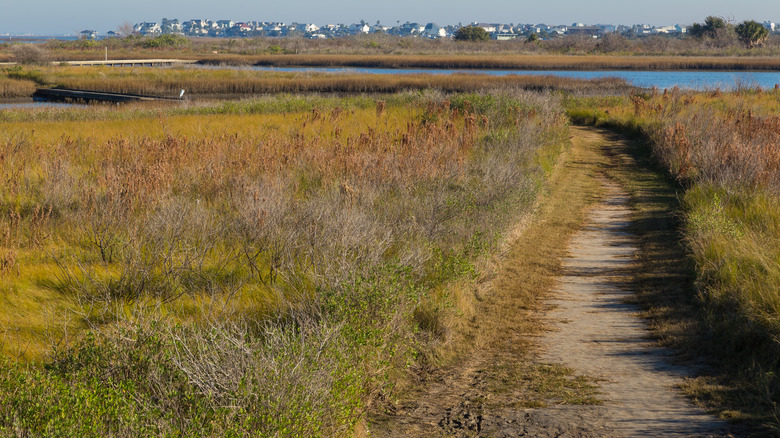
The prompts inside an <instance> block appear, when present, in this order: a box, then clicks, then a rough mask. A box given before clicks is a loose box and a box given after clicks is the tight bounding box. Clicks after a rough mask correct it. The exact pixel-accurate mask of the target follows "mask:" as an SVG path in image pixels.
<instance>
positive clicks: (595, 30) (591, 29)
mask: <svg viewBox="0 0 780 438" xmlns="http://www.w3.org/2000/svg"><path fill="white" fill-rule="evenodd" d="M601 33H603V31H602V29H601V28H600V27H598V26H575V27H570V28H569V29H567V30H566V35H587V36H598V35H601Z"/></svg>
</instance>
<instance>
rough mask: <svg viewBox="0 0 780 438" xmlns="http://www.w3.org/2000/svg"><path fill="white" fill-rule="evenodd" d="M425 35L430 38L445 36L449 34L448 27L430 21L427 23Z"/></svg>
mask: <svg viewBox="0 0 780 438" xmlns="http://www.w3.org/2000/svg"><path fill="white" fill-rule="evenodd" d="M423 35H424V36H426V37H428V38H444V37H446V36H447V29H445V28H443V27H441V26H439V25H438V24H436V23H428V24H426V25H425V29H424V30H423Z"/></svg>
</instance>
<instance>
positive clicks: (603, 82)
mask: <svg viewBox="0 0 780 438" xmlns="http://www.w3.org/2000/svg"><path fill="white" fill-rule="evenodd" d="M0 71H1V72H2V73H3V74H4V76H5V77H6V78H8V79H13V81H10V80H9V81H4V82H0V84H7V85H6V86H3V89H7V90H8V91H7V92H6V93H7V94H8V95H13V96H21V95H24V94H25V93H29V94H27V96H29V95H31V94H32V91H34V86H35V85H38V86H45V87H61V88H74V89H85V90H94V91H107V92H118V93H131V94H144V95H154V96H170V97H173V96H176V97H178V96H179V93H180V90H182V89H184V90H186V95H187V96H188V97H193V96H194V97H213V98H222V99H224V98H227V97H242V96H244V97H245V96H250V95H263V94H268V93H312V92H321V93H397V92H401V91H408V90H426V89H431V88H433V89H438V90H441V91H444V92H479V91H487V90H491V89H496V88H515V89H525V90H534V91H548V90H560V91H568V92H574V93H592V92H596V91H601V92H612V91H620V90H628V88H629V86H628V84H627V83H626V82H625V81H624V80H622V79H617V78H604V79H595V80H583V79H569V78H562V77H555V76H515V75H511V76H491V75H479V74H457V75H433V74H416V75H414V74H413V75H360V74H348V73H347V74H324V73H280V72H264V71H256V70H249V69H213V68H211V69H210V68H150V67H146V68H142V67H141V68H135V67H133V68H130V67H124V68H120V67H21V66H16V67H11V68H8V69H5V70H0ZM2 78H3V75H2V74H0V80H2ZM24 80H28V81H30V83H23V82H22V81H24ZM31 90H32V91H31Z"/></svg>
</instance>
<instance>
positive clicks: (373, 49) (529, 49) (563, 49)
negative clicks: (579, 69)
mask: <svg viewBox="0 0 780 438" xmlns="http://www.w3.org/2000/svg"><path fill="white" fill-rule="evenodd" d="M720 20H722V19H720ZM705 24H706V23H705ZM721 33H722V35H720V36H719V37H718V38H709V37H704V38H698V37H694V36H675V35H652V36H646V35H631V34H617V33H614V34H606V35H604V36H602V37H600V38H598V39H594V38H591V37H589V36H584V35H569V36H566V37H557V36H552V35H538V34H530V35H536V36H537V37H538V38H529V36H530V35H522V36H520V37H519V38H517V39H515V40H511V41H495V40H490V41H473V42H469V43H463V42H460V41H456V40H453V39H436V40H433V39H428V38H413V37H399V36H393V35H386V34H370V35H356V36H349V37H344V38H335V39H306V38H203V37H199V38H188V39H187V43H184V42H181V43H179V42H175V43H174V41H167V40H162V41H161V40H158V39H157V38H156V37H139V36H129V37H126V38H109V39H105V40H100V41H93V40H78V41H49V42H46V43H45V44H39V45H36V46H40V47H41V48H42V49H44V50H45V51H46V52H47V53H48V55H49V56H50V58H51V60H54V61H66V60H88V59H90V60H99V59H103V58H104V56H105V50H106V48H107V49H108V54H109V57H110V58H111V59H138V58H161V57H162V58H186V59H203V58H204V57H210V58H214V57H222V56H227V57H229V58H234V57H236V56H238V57H254V56H259V55H275V56H277V57H281V56H280V55H293V54H297V55H363V56H378V55H392V56H399V57H403V56H431V55H437V56H445V57H446V56H489V57H493V58H496V57H498V58H502V57H504V56H507V55H508V56H514V55H518V54H522V55H542V56H547V55H550V56H554V55H610V56H616V57H633V56H672V57H696V58H699V57H723V56H737V57H772V56H774V57H776V56H777V55H778V54H780V50H779V47H780V36H778V35H777V34H770V35H768V37H767V39H766V40H765V41H763V43H764V44H763V45H762V46H761V47H753V48H748V47H747V46H745V45H743V44H742V43H741V42H740V40H739V39H738V38H737V35H736V33H735V32H734V31H728V32H721ZM150 41H155V42H154V43H150ZM162 43H164V44H162ZM169 43H174V44H169ZM20 45H22V44H18V43H13V44H11V43H5V44H0V62H2V61H11V60H13V59H14V56H13V51H14V47H17V46H20Z"/></svg>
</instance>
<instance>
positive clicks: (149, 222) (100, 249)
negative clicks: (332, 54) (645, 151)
mask: <svg viewBox="0 0 780 438" xmlns="http://www.w3.org/2000/svg"><path fill="white" fill-rule="evenodd" d="M17 114H18V115H17ZM3 120H4V121H3V122H0V123H2V127H3V129H2V137H0V157H2V158H0V167H1V168H2V173H3V175H8V176H9V177H8V178H4V179H2V180H1V181H0V184H2V189H1V190H0V193H2V198H0V213H1V215H0V261H2V262H1V263H0V268H1V269H0V275H1V276H2V279H3V281H2V288H3V294H2V296H3V300H4V306H2V308H3V310H2V312H3V313H2V315H0V317H1V318H2V321H3V339H4V342H3V349H4V352H5V353H6V355H7V356H10V357H12V358H18V359H21V360H19V361H14V360H10V359H4V360H3V362H2V364H1V365H0V400H1V401H0V428H1V429H2V430H3V431H4V433H6V434H9V435H12V434H32V435H37V434H43V435H62V436H72V435H75V434H79V435H89V436H94V435H106V434H111V435H120V436H130V435H132V436H137V435H198V436H211V435H219V436H225V435H231V434H233V435H244V434H257V435H300V434H306V435H338V436H343V435H346V434H349V433H351V432H352V431H354V430H355V429H356V428H359V424H360V421H361V419H363V418H364V417H365V415H366V412H368V411H369V410H372V409H380V410H381V409H382V406H383V403H386V402H387V401H389V400H392V399H393V398H394V397H396V395H397V391H398V389H397V388H399V387H401V386H402V384H403V382H404V381H405V380H406V379H408V378H409V376H411V375H414V374H415V373H416V372H418V371H419V370H423V369H428V368H429V367H431V366H435V364H436V363H437V361H440V360H442V358H443V357H444V356H443V355H442V352H443V351H446V350H447V349H448V348H450V347H448V346H449V345H451V343H453V342H457V341H458V340H459V338H458V334H457V333H458V330H457V327H458V324H462V323H463V321H464V320H467V319H468V318H469V316H470V315H471V314H472V312H473V303H474V300H475V297H474V296H473V289H472V288H471V287H470V286H469V285H470V284H472V282H474V281H475V278H476V276H477V274H478V273H479V272H480V266H481V265H480V260H482V258H483V257H486V256H487V255H489V254H490V253H491V252H493V251H496V250H497V242H499V241H500V239H501V237H502V232H501V231H500V230H506V229H508V228H509V227H510V225H511V224H512V223H513V221H515V220H517V218H518V217H522V216H523V215H524V214H527V213H528V212H529V210H530V208H531V206H532V205H533V202H534V199H535V197H536V195H537V193H538V190H539V189H540V187H542V186H543V185H544V178H545V172H544V169H545V168H548V169H549V166H550V165H551V163H553V162H554V161H555V157H556V154H557V153H558V152H559V151H560V148H561V147H562V145H563V144H564V143H565V141H566V130H565V124H564V118H563V117H562V114H561V110H560V107H559V106H558V105H557V102H556V101H555V100H554V99H552V98H551V97H549V96H540V95H534V94H527V93H524V92H519V91H513V92H510V91H507V92H502V93H490V94H471V95H450V96H447V97H444V96H442V95H440V94H437V93H435V92H427V93H406V94H398V95H391V96H385V97H383V98H382V99H376V98H367V97H354V98H323V97H290V96H286V97H276V98H265V99H262V100H257V101H247V102H242V103H238V104H236V103H233V104H223V105H218V106H211V107H209V106H194V107H191V108H165V107H158V108H150V107H144V106H141V107H132V106H129V107H126V108H124V109H121V110H109V109H106V108H102V107H98V108H88V109H84V110H61V109H38V110H29V111H22V110H20V111H16V112H4V119H3ZM399 385H400V386H399Z"/></svg>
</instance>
